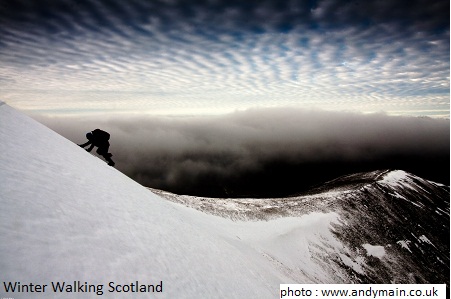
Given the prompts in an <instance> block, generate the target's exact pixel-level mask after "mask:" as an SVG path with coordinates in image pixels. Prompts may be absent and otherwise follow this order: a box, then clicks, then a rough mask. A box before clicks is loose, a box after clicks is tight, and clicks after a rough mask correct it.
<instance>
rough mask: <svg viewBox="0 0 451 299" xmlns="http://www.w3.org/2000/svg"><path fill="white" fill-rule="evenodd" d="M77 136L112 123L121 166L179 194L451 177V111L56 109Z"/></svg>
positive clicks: (57, 122) (268, 192) (273, 192)
mask: <svg viewBox="0 0 451 299" xmlns="http://www.w3.org/2000/svg"><path fill="white" fill-rule="evenodd" d="M36 118H37V119H38V120H39V121H41V122H42V123H44V124H46V125H48V126H49V127H50V128H52V129H54V130H55V131H57V132H59V133H61V134H62V135H63V136H66V137H67V138H69V139H70V140H73V141H74V142H76V143H81V142H82V141H84V139H85V138H84V133H85V132H86V131H90V130H92V129H94V128H97V127H99V128H103V129H105V130H108V131H109V132H110V133H111V134H112V139H111V151H112V152H113V154H114V157H115V160H116V161H117V168H118V169H120V170H121V171H123V172H124V173H125V174H127V175H129V176H130V177H131V178H133V179H135V180H137V181H138V182H140V183H141V184H143V185H145V186H149V187H153V188H160V189H165V190H168V191H172V192H175V193H180V194H193V195H204V196H260V197H269V196H284V195H289V194H293V193H297V192H301V191H304V190H306V189H308V188H309V187H310V186H312V185H315V184H319V183H321V182H324V181H326V180H330V179H333V178H335V177H337V176H339V175H344V174H349V173H354V172H358V171H371V170H375V169H383V168H391V169H395V168H396V169H403V170H406V171H410V172H413V173H414V174H417V175H420V176H422V177H425V178H427V179H432V180H436V181H439V182H442V183H446V184H449V162H450V161H449V150H450V148H449V142H450V139H449V136H450V129H449V120H443V119H431V118H414V117H394V116H387V115H384V114H369V115H364V114H357V113H344V112H343V113H338V112H327V111H319V110H302V109H294V108H291V109H288V108H287V109H285V108H272V109H250V110H246V111H241V112H235V113H231V114H227V115H222V116H209V117H207V116H205V117H135V118H133V117H131V118H130V117H128V118H122V119H121V118H115V119H114V120H113V119H103V120H101V121H99V118H98V117H97V118H96V119H94V118H89V117H85V118H83V119H80V118H75V117H74V118H48V117H42V116H36Z"/></svg>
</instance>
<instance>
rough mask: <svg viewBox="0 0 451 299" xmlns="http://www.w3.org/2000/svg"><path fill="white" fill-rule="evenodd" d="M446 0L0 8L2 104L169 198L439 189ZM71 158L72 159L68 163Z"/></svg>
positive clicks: (73, 3)
mask: <svg viewBox="0 0 451 299" xmlns="http://www.w3.org/2000/svg"><path fill="white" fill-rule="evenodd" d="M449 15H450V4H449V1H429V0H416V1H401V0H396V1H393V0H390V1H389V0H387V1H344V0H321V1H313V0H311V1H307V0H305V1H296V0H287V1H281V0H280V1H271V0H267V1H264V0H261V1H251V0H249V1H235V0H228V1H222V0H209V1H207V0H205V1H201V0H190V1H177V0H160V1H156V0H155V1H142V0H128V1H119V0H104V1H100V0H99V1H97V0H58V1H56V0H40V1H31V0H14V1H12V0H0V36H1V38H0V65H1V67H0V100H1V101H4V102H6V103H7V104H9V105H10V106H12V107H14V108H16V109H18V110H21V111H23V112H25V113H27V114H28V115H31V116H32V117H34V118H35V119H37V120H39V121H40V122H41V123H43V124H45V125H47V126H48V127H50V128H51V129H53V130H55V131H57V132H58V133H60V134H61V135H63V136H64V137H66V138H68V139H70V140H72V141H73V142H75V143H78V144H80V143H84V142H85V141H86V139H85V137H84V136H85V134H86V132H88V131H91V130H93V129H95V128H100V129H103V130H106V131H108V132H109V133H110V134H111V140H110V143H111V147H110V151H111V153H112V154H113V160H114V161H115V162H116V166H115V167H116V168H117V169H119V170H120V171H122V172H124V173H125V174H127V175H128V176H130V177H131V178H133V179H134V180H136V181H138V182H139V183H141V184H143V185H145V186H149V187H153V188H158V189H164V190H167V191H171V192H175V193H178V194H190V195H202V196H217V197H221V196H237V197H240V196H241V197H242V196H255V197H269V196H285V195H290V194H294V193H297V192H301V191H305V190H308V188H310V187H311V186H315V185H316V184H320V183H322V182H324V181H326V180H330V179H334V178H336V177H337V176H340V175H346V174H349V173H354V172H358V171H373V170H376V169H385V168H391V169H402V170H405V171H408V172H412V173H413V174H415V175H418V176H421V177H424V178H426V179H431V180H435V181H438V182H441V183H445V184H449V177H450V171H449V165H450V158H449V157H450V149H449V144H450V139H449V136H450V129H449V110H450V109H449V108H450V100H449V97H450V92H449V91H450V89H449V74H450V40H449ZM68 159H70V157H68Z"/></svg>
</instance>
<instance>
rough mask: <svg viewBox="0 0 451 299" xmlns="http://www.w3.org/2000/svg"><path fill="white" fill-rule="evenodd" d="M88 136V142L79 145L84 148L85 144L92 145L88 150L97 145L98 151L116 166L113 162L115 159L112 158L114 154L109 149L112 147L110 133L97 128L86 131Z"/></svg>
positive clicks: (109, 163)
mask: <svg viewBox="0 0 451 299" xmlns="http://www.w3.org/2000/svg"><path fill="white" fill-rule="evenodd" d="M86 138H88V142H86V143H83V144H79V146H81V147H82V148H84V147H85V146H88V145H91V146H90V147H89V148H88V149H87V150H86V151H88V152H90V151H91V150H92V149H93V148H94V146H97V151H96V153H98V154H99V155H101V156H102V157H103V158H105V160H106V161H107V162H108V165H110V166H114V164H115V163H114V162H113V160H111V157H112V156H113V155H112V154H111V153H109V152H108V149H109V148H110V143H109V142H108V140H110V134H109V133H107V132H105V131H102V130H100V129H95V130H94V131H91V132H89V133H86Z"/></svg>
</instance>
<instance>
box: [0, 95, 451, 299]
mask: <svg viewBox="0 0 451 299" xmlns="http://www.w3.org/2000/svg"><path fill="white" fill-rule="evenodd" d="M0 139H1V140H2V141H1V143H0V146H1V148H0V151H1V157H0V161H1V164H0V177H1V180H0V204H1V209H0V269H1V271H0V282H1V284H2V285H0V297H13V298H98V296H99V294H97V293H95V292H88V291H86V292H81V291H79V290H80V289H78V291H77V289H76V288H74V289H73V290H72V292H62V293H61V292H58V291H56V292H55V291H54V290H53V289H52V287H53V286H52V283H56V282H59V283H63V282H64V283H66V286H67V284H70V285H74V286H75V287H76V286H80V284H81V285H82V287H81V290H83V285H84V284H85V285H89V284H92V285H104V286H105V288H104V289H103V291H104V294H103V296H106V297H111V298H131V297H133V298H150V297H151V298H277V296H278V291H279V284H281V283H369V282H370V283H391V282H399V283H414V282H415V283H428V282H431V283H447V282H448V281H449V275H448V274H446V273H449V245H448V244H449V222H448V221H449V188H448V187H446V186H443V185H438V184H435V183H432V182H428V181H426V180H422V179H421V178H418V177H415V176H412V175H410V174H408V173H404V172H395V173H394V172H389V171H378V172H374V173H368V174H360V175H359V177H360V178H362V177H364V178H366V179H367V182H365V183H361V181H362V180H359V184H348V185H346V184H344V183H343V182H340V184H338V183H337V182H332V183H330V184H329V185H328V184H326V185H325V186H326V187H327V190H326V189H325V190H317V191H315V192H312V193H311V194H308V195H303V196H297V197H292V198H279V199H210V198H199V197H189V196H180V195H175V194H170V193H167V192H164V191H160V190H153V191H152V190H149V189H147V188H145V187H143V186H141V185H139V184H138V183H136V182H135V181H133V180H131V179H130V178H128V177H127V176H125V175H124V174H122V173H120V172H119V171H117V170H116V169H115V168H112V167H110V166H108V165H107V164H106V163H105V162H104V161H103V160H101V159H99V158H97V157H95V156H93V155H90V154H88V153H87V152H86V151H84V150H83V149H81V148H80V147H78V146H77V145H76V144H73V143H72V142H70V141H69V140H67V139H65V138H63V137H62V136H60V135H58V134H56V133H55V132H53V131H51V130H50V129H48V128H46V127H45V126H43V125H41V124H39V123H37V122H35V121H34V120H32V119H31V118H29V117H27V116H25V115H23V114H21V113H19V112H17V111H15V110H14V109H12V108H11V107H9V106H8V105H5V104H2V105H0ZM376 178H377V179H376ZM406 178H408V179H409V180H411V182H410V183H409V181H408V180H407V181H406ZM399 179H401V182H399ZM346 180H347V182H349V181H350V179H349V178H346ZM351 181H352V180H351ZM157 194H158V195H157ZM406 204H407V205H406ZM419 213H422V216H421V217H417V216H418V214H419ZM431 215H433V216H431ZM424 217H426V218H427V219H426V218H424ZM357 218H358V219H357ZM445 220H446V221H445ZM428 223H429V224H428ZM380 225H385V231H384V232H380V227H381V226H380ZM392 226H393V227H392ZM445 233H446V234H447V236H446V234H445ZM419 256H421V261H419ZM425 261H426V262H428V263H434V264H425ZM437 267H441V268H440V271H437V270H434V269H437ZM446 267H447V269H448V270H447V271H445V269H446ZM445 272H446V273H445ZM135 282H138V285H146V286H148V285H151V286H153V287H154V288H153V293H152V294H151V295H149V293H146V292H139V293H130V292H118V291H117V290H118V289H116V291H115V292H112V293H109V292H108V290H109V285H110V284H111V283H112V284H113V288H114V286H118V285H119V286H124V285H130V284H134V283H135ZM8 283H11V284H14V283H16V285H18V283H20V285H27V284H28V285H29V284H32V285H47V290H46V291H41V292H37V291H36V292H33V293H30V292H28V293H27V292H18V291H17V290H18V288H17V289H16V291H15V292H12V291H11V288H9V291H8V292H6V286H7V284H8ZM77 283H78V285H77ZM119 290H120V288H119ZM122 290H124V289H122Z"/></svg>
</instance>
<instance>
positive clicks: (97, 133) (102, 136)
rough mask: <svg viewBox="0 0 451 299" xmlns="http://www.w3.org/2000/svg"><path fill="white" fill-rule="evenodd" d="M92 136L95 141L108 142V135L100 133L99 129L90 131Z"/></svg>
mask: <svg viewBox="0 0 451 299" xmlns="http://www.w3.org/2000/svg"><path fill="white" fill-rule="evenodd" d="M92 134H93V135H94V136H95V138H96V139H98V140H99V139H100V140H110V133H108V132H105V131H102V130H100V129H95V130H94V131H92Z"/></svg>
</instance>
